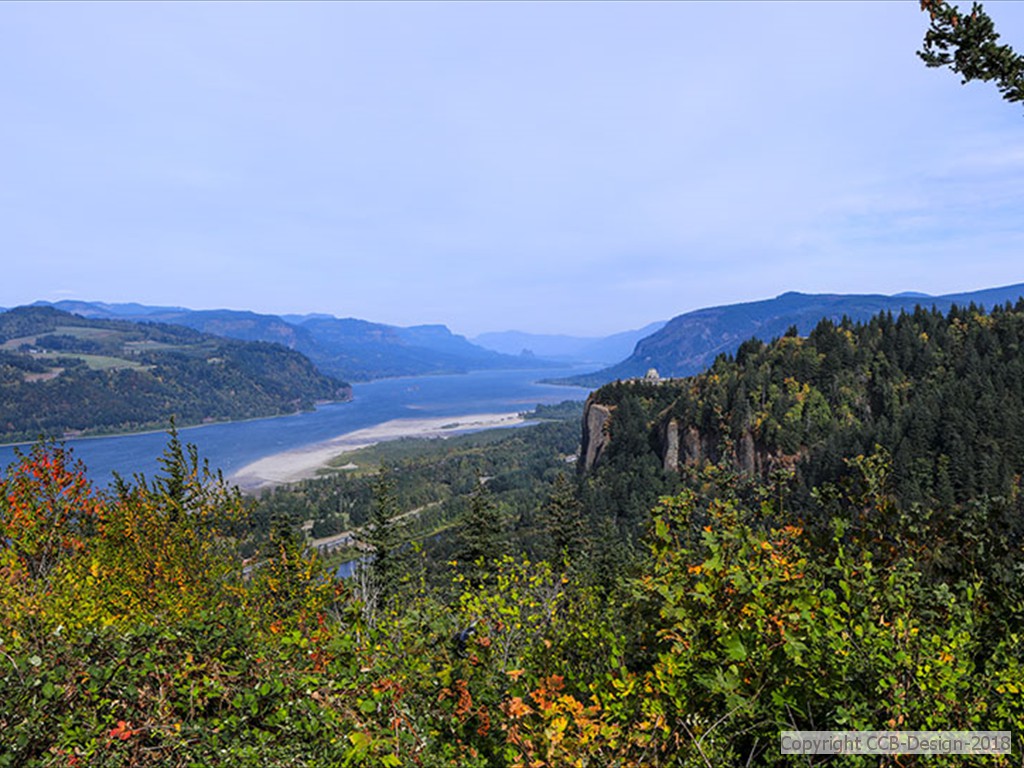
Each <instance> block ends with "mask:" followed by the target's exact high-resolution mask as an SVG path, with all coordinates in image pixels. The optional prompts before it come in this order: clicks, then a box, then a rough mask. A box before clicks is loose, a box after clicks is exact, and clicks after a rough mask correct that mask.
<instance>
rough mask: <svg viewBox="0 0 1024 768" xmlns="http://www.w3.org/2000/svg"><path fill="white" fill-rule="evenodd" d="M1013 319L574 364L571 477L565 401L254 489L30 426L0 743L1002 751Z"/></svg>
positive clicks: (663, 755)
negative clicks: (328, 544) (54, 441)
mask: <svg viewBox="0 0 1024 768" xmlns="http://www.w3.org/2000/svg"><path fill="white" fill-rule="evenodd" d="M1022 341H1024V303H1022V304H1019V305H1017V306H1016V307H1004V308H1001V309H998V310H996V311H994V312H992V313H991V314H986V313H983V312H981V311H979V310H977V309H976V308H972V307H968V308H965V309H955V310H953V311H951V312H950V313H949V314H948V315H942V314H940V313H937V312H926V311H918V312H915V313H914V314H911V315H902V316H900V317H898V318H894V317H892V316H890V315H888V314H883V315H881V316H879V317H876V318H874V319H872V320H871V321H870V322H867V323H862V324H857V323H853V322H841V323H838V324H835V323H831V322H822V323H820V324H819V325H818V327H817V328H816V329H814V331H813V332H812V333H810V334H809V335H808V336H807V337H800V336H799V335H798V334H796V333H795V332H794V333H789V334H787V335H785V336H783V337H782V338H780V339H778V340H776V341H774V342H772V343H769V344H765V343H762V342H756V341H754V342H750V343H747V344H744V345H743V346H742V347H741V348H740V350H739V352H738V353H737V355H736V356H735V357H727V356H723V357H721V358H720V359H719V360H717V361H716V363H715V365H714V366H713V367H712V369H711V370H709V371H707V372H706V373H704V374H702V375H700V376H697V377H693V378H690V379H685V380H679V381H669V382H662V383H659V384H655V383H649V382H648V383H644V382H634V383H619V384H615V385H611V386H608V387H606V388H603V389H601V390H599V391H598V392H597V393H595V394H594V396H593V398H592V399H591V401H590V403H589V404H588V408H589V409H590V410H591V413H588V414H587V415H586V416H585V419H584V421H585V424H586V425H587V429H586V430H585V431H584V444H583V445H582V446H581V456H583V457H584V459H586V457H587V456H588V455H589V456H590V458H591V460H590V461H589V462H588V461H586V460H585V461H584V462H583V463H584V464H585V466H584V467H583V468H582V470H581V471H580V472H579V473H575V475H574V474H573V473H570V472H566V471H565V470H566V469H569V468H570V466H571V462H570V461H567V459H571V456H567V452H568V451H569V450H571V448H572V447H573V446H574V444H575V442H576V440H575V434H576V433H574V431H573V430H569V429H566V422H565V417H566V416H568V415H569V410H570V406H564V409H553V410H550V411H548V412H547V413H545V412H544V411H543V410H541V411H539V412H538V413H537V414H536V415H537V416H538V417H542V418H543V417H544V416H545V415H546V416H548V417H549V419H548V420H547V421H546V423H542V424H541V425H539V426H536V427H527V428H523V429H520V430H513V431H508V432H506V433H504V434H501V435H496V434H490V435H477V436H469V437H466V438H457V439H456V441H455V442H451V443H448V444H445V445H444V446H442V447H441V449H440V450H438V449H437V448H438V446H437V445H434V446H429V445H422V444H417V445H412V444H402V443H394V444H391V445H390V446H388V447H387V448H384V447H380V448H379V449H377V453H375V454H366V453H364V454H357V455H356V457H357V460H358V461H357V462H356V463H358V465H359V466H358V467H357V468H356V469H354V470H353V469H352V468H351V467H349V468H348V469H342V468H340V467H338V468H336V469H337V471H336V473H334V474H332V475H329V476H327V477H325V478H322V479H318V480H311V481H306V482H304V483H302V484H298V485H295V486H291V487H288V488H283V489H280V490H278V491H277V492H275V493H273V494H270V495H268V496H265V497H264V498H263V499H262V500H261V501H260V502H259V503H256V502H251V503H250V502H246V501H245V500H244V499H242V498H241V497H240V496H239V495H238V494H237V492H234V491H232V490H231V489H230V488H227V487H225V486H224V484H223V481H222V480H220V479H219V478H217V477H216V476H215V475H212V474H210V473H207V472H204V471H203V470H202V468H201V465H200V463H199V461H198V457H196V456H195V455H194V453H191V452H190V451H189V450H188V449H187V448H186V447H184V446H182V445H180V443H179V442H178V441H177V438H176V437H175V436H173V435H172V437H171V439H170V442H169V445H168V448H167V451H166V453H165V455H164V458H163V462H162V463H163V467H164V471H163V473H162V474H161V476H159V477H157V478H156V479H155V480H153V481H152V482H150V483H146V482H145V481H142V480H136V481H134V482H122V483H120V484H119V485H118V486H117V487H116V488H115V489H113V491H111V492H109V493H101V492H98V491H96V490H95V489H93V488H92V487H91V486H90V485H89V484H88V483H87V482H86V481H85V480H84V479H83V477H82V474H81V472H80V470H79V469H77V468H76V467H74V466H73V464H71V463H70V461H69V460H68V457H67V456H66V454H65V453H64V452H63V451H61V450H60V449H59V448H55V447H53V446H49V447H48V446H40V447H38V448H36V449H35V450H34V451H33V452H32V453H31V454H29V455H26V456H24V457H23V458H22V460H21V461H19V462H17V463H15V464H14V465H12V466H11V467H9V468H8V469H7V471H6V472H5V473H4V474H3V475H2V476H0V525H2V530H0V569H2V571H0V572H2V573H3V574H5V578H4V579H0V603H2V605H3V606H4V608H5V610H4V611H3V613H2V614H0V640H2V646H0V648H2V650H3V655H2V661H3V664H2V665H0V732H2V733H3V734H4V739H5V742H4V749H5V750H6V751H0V765H19V766H21V765H28V766H44V765H54V764H58V765H60V764H63V765H100V766H129V765H130V766H137V765H154V766H156V765H160V766H164V765H173V766H186V765H194V764H201V765H210V764H227V763H230V764H231V765H241V766H285V765H308V766H336V765H367V766H370V765H391V766H405V765H408V766H453V767H454V766H477V767H479V768H484V767H485V766H487V767H490V766H516V767H522V768H526V766H530V767H531V768H542V767H544V768H547V767H550V768H555V767H556V766H636V767H639V766H651V765H666V766H669V765H671V766H709V765H711V766H720V765H731V766H748V765H791V764H793V763H792V761H791V759H790V758H788V757H784V756H782V755H781V754H780V752H779V736H780V732H781V731H782V730H794V729H802V730H830V729H843V730H905V731H906V730H992V731H1009V732H1011V734H1012V736H1011V741H1012V750H1013V753H1014V754H1013V755H1012V756H1011V755H1008V754H1006V755H1002V756H999V755H996V756H991V757H988V758H984V759H985V761H986V762H985V764H986V765H1005V766H1008V765H1016V764H1017V763H1018V762H1019V760H1015V758H1016V757H1017V756H1019V754H1020V751H1021V749H1022V748H1024V743H1022V742H1021V737H1020V734H1021V733H1022V732H1024V731H1022V729H1024V697H1022V696H1021V691H1022V688H1024V580H1022V578H1021V574H1022V572H1024V549H1022V545H1024V542H1022V537H1021V530H1022V526H1021V520H1022V518H1024V509H1022V508H1021V504H1022V501H1021V494H1020V488H1019V486H1020V476H1021V467H1020V466H1019V462H1020V461H1021V452H1020V450H1019V447H1020V446H1019V444H1018V442H1017V441H1018V440H1019V428H1018V427H1019V426H1020V421H1019V420H1020V418H1021V415H1020V411H1021V410H1022V409H1024V408H1022V403H1024V398H1022V392H1021V390H1020V387H1021V380H1022V378H1021V373H1022V372H1021V370H1020V367H1021V355H1020V344H1021V342H1022ZM595 413H596V414H599V415H601V419H596V418H594V416H593V414H595ZM673 431H674V432H673ZM673 433H674V434H675V436H676V437H675V438H672V434H673ZM595 439H598V440H599V442H600V445H598V446H597V447H596V449H595V450H593V451H591V450H590V449H591V448H592V447H594V446H593V440H595ZM673 445H674V446H675V448H673ZM673 451H674V452H673ZM349 459H351V457H347V459H346V460H349ZM371 460H373V461H371ZM374 462H375V463H376V464H377V465H380V466H382V467H383V468H384V469H383V471H382V472H380V473H376V474H373V475H365V474H364V475H360V474H359V473H360V472H365V471H366V470H367V469H369V467H370V465H371V464H372V463H374ZM346 466H347V465H346ZM350 472H351V473H354V474H348V473H350ZM300 520H305V521H308V522H311V523H312V525H313V528H314V531H315V535H321V534H323V535H327V534H330V533H338V532H345V531H348V532H350V533H351V534H352V535H353V539H354V545H353V546H354V547H355V551H356V553H357V555H358V556H359V557H360V558H361V560H362V563H361V565H360V566H359V567H358V568H357V569H356V572H355V575H354V576H353V577H352V578H349V579H345V580H341V581H339V580H337V579H335V578H334V576H333V574H332V573H331V572H329V571H328V570H326V568H325V567H324V563H323V561H322V560H321V559H320V558H319V557H318V555H317V554H316V552H317V551H316V550H315V549H314V548H310V547H308V546H307V542H306V541H305V540H304V538H303V534H302V533H301V532H300V531H299V530H298V528H297V526H296V523H298V522H299V521H300ZM427 523H430V525H427ZM314 531H310V532H309V533H314ZM243 553H244V554H245V555H246V556H248V559H247V560H244V561H243V559H242V555H243ZM1004 746H1010V744H1006V745H1004ZM975 759H978V758H975ZM825 761H827V762H828V764H829V765H850V766H854V765H861V764H862V762H861V758H859V757H838V758H823V759H822V760H818V761H816V760H814V759H812V760H810V761H808V762H806V764H812V765H817V764H824V762H825ZM964 763H965V758H964V757H963V756H935V757H922V756H914V755H903V756H901V757H900V758H899V761H898V763H897V762H895V761H893V762H890V763H886V762H885V758H882V763H881V764H893V765H896V764H899V765H906V766H918V765H941V766H954V765H962V764H964ZM800 764H805V763H800Z"/></svg>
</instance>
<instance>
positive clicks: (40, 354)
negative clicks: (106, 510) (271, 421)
mask: <svg viewBox="0 0 1024 768" xmlns="http://www.w3.org/2000/svg"><path fill="white" fill-rule="evenodd" d="M349 396H350V391H349V388H348V385H347V384H345V383H344V382H341V381H338V380H336V379H332V378H329V377H327V376H324V375H323V374H321V373H320V372H318V371H317V370H316V368H315V367H314V366H313V364H312V363H311V362H310V361H309V360H308V359H306V358H305V357H303V356H302V355H301V354H299V353H298V352H294V351H292V350H289V349H286V348H284V347H282V346H279V345H277V344H268V343H265V342H242V341H235V340H231V339H224V338H219V337H216V336H212V335H209V334H205V333H199V332H197V331H194V330H191V329H189V328H184V327H181V326H172V325H162V324H152V323H133V322H129V321H123V320H122V321H112V320H87V319H85V318H82V317H79V316H77V315H72V314H69V313H67V312H61V311H59V310H56V309H52V308H49V307H21V308H18V309H12V310H9V311H7V312H4V313H2V314H0V441H18V440H34V439H37V438H38V437H39V436H40V435H46V436H58V437H59V436H65V435H72V434H74V435H77V434H96V433H104V432H119V431H130V430H136V429H142V428H146V427H156V428H165V427H166V426H167V424H168V421H169V419H170V418H171V417H176V419H177V423H178V424H180V425H186V424H198V423H201V422H204V421H217V420H224V419H241V418H252V417H258V416H273V415H277V414H282V413H292V412H295V411H297V410H300V409H305V408H311V407H312V405H313V403H315V402H316V401H318V400H339V399H345V398H347V397H349Z"/></svg>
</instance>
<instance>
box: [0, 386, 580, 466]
mask: <svg viewBox="0 0 1024 768" xmlns="http://www.w3.org/2000/svg"><path fill="white" fill-rule="evenodd" d="M580 370H582V369H571V370H569V369H567V370H552V369H544V370H532V371H476V372H473V373H467V374H458V375H452V376H415V377H406V378H398V379H383V380H381V381H374V382H370V383H369V384H356V385H354V387H353V400H352V402H349V403H332V404H330V405H324V406H321V407H319V408H317V409H316V410H315V411H312V412H310V413H299V414H295V415H292V416H279V417H276V418H271V419H257V420H254V421H245V422H234V423H229V424H211V425H208V426H204V427H190V428H187V429H182V430H180V434H181V438H182V440H183V441H185V442H189V443H194V444H195V445H196V446H197V447H198V448H199V455H200V458H205V459H209V461H210V466H211V467H215V468H220V469H222V470H223V471H224V474H225V476H229V475H231V474H232V473H233V472H235V471H237V470H239V469H241V468H242V467H244V466H245V465H246V464H249V463H251V462H253V461H256V460H257V459H262V458H264V457H266V456H270V455H272V454H275V453H280V452H281V451H288V450H291V449H294V448H301V447H302V446H305V445H311V444H313V443H319V442H322V441H324V440H329V439H331V438H333V437H337V436H338V435H341V434H344V433H346V432H352V431H353V430H356V429H364V428H366V427H371V426H374V425H375V424H381V423H383V422H385V421H391V420H392V419H403V418H430V417H434V416H458V415H460V414H470V413H491V412H494V413H503V412H510V411H525V410H530V409H532V408H533V407H534V406H536V405H538V404H545V405H548V404H552V403H560V402H562V401H563V400H583V399H584V398H586V396H587V394H588V391H587V390H586V389H582V388H580V387H559V386H554V385H550V384H538V383H536V382H537V380H538V379H540V378H548V377H557V376H566V375H570V374H572V373H578V372H580ZM166 442H167V435H166V434H165V433H163V432H159V433H152V434H145V435H125V436H121V437H98V438H88V439H78V440H68V441H67V443H66V444H67V445H68V446H70V447H71V448H72V449H73V451H74V455H75V456H76V457H77V458H80V459H81V460H82V461H83V462H85V465H86V466H87V467H88V469H89V475H90V476H91V477H92V478H93V480H94V481H96V482H97V483H100V484H106V483H107V482H109V480H110V479H111V473H112V472H115V471H116V472H118V473H120V474H121V475H124V476H125V477H130V476H131V475H132V474H134V473H138V472H141V473H144V474H146V475H147V476H152V475H153V474H154V473H155V472H156V471H157V468H158V464H157V457H158V456H160V453H161V452H162V451H163V449H164V446H165V444H166ZM13 458H14V448H13V447H11V446H4V447H0V466H6V465H7V464H8V463H9V462H11V461H12V460H13Z"/></svg>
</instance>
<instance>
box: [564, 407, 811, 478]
mask: <svg viewBox="0 0 1024 768" xmlns="http://www.w3.org/2000/svg"><path fill="white" fill-rule="evenodd" d="M614 412H615V406H614V405H605V404H602V403H598V402H595V400H594V398H593V396H591V397H590V398H589V399H588V400H587V403H586V406H585V408H584V411H583V440H582V448H581V461H582V463H581V467H582V470H583V471H584V472H589V471H591V470H592V469H593V468H594V467H595V466H596V465H597V464H598V463H599V462H600V461H601V457H602V456H603V455H604V453H605V452H606V451H607V448H608V445H609V443H610V442H611V435H610V433H609V429H608V427H609V422H610V421H611V418H612V415H613V413H614ZM655 427H656V431H657V435H658V438H659V439H658V444H659V445H658V458H659V459H660V461H661V465H662V467H663V468H664V470H665V471H666V472H668V471H670V470H671V471H675V472H678V471H679V470H680V469H682V468H683V467H688V466H696V465H699V464H702V463H704V462H712V463H716V462H719V461H721V460H722V458H723V456H722V452H723V449H724V450H726V451H727V455H726V457H725V458H727V459H728V461H729V463H731V464H732V465H733V467H735V469H736V470H737V471H739V472H743V473H749V474H754V475H760V476H766V475H767V474H768V473H770V472H772V471H773V470H775V469H793V468H794V467H795V466H796V463H797V462H798V461H799V460H800V458H801V456H802V454H794V455H792V456H790V455H786V454H783V453H781V452H779V451H770V450H768V449H767V448H765V447H764V446H763V445H761V444H760V443H759V442H758V440H757V438H756V437H755V436H754V434H753V432H752V431H751V430H749V429H746V430H744V431H743V432H742V434H740V435H739V437H738V438H737V439H734V440H733V441H732V442H731V444H723V440H722V436H721V435H719V434H707V433H702V432H701V431H700V430H699V429H697V427H696V426H694V425H693V424H685V423H681V422H680V420H679V419H677V418H674V417H664V418H663V420H662V421H661V423H660V424H656V425H655Z"/></svg>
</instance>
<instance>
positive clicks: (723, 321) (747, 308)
mask: <svg viewBox="0 0 1024 768" xmlns="http://www.w3.org/2000/svg"><path fill="white" fill-rule="evenodd" d="M1022 296H1024V283H1020V284H1016V285H1009V286H1004V287H1000V288H989V289H986V290H981V291H972V292H967V293H952V294H946V295H944V296H928V295H927V294H919V293H904V294H898V295H896V296H883V295H872V294H864V295H860V294H806V293H796V292H789V293H784V294H782V295H781V296H777V297H775V298H774V299H766V300H764V301H753V302H748V303H743V304H728V305H724V306H719V307H708V308H706V309H698V310H695V311H693V312H687V313H685V314H682V315H678V316H676V317H674V318H672V319H671V320H669V321H668V323H666V324H665V326H664V327H663V328H661V329H660V330H659V331H656V332H655V333H653V334H651V335H650V336H648V337H646V338H644V339H641V340H640V341H639V342H638V343H637V345H636V348H635V349H634V350H633V353H632V354H631V355H629V357H627V358H626V359H625V360H623V361H622V362H620V363H618V364H616V365H613V366H611V367H608V368H604V369H602V370H600V371H596V372H594V373H591V374H583V375H581V376H576V377H573V378H572V379H570V380H568V382H567V383H574V384H580V385H583V386H598V385H600V384H604V383H606V382H609V381H614V380H615V379H626V378H631V377H634V376H642V375H644V373H646V372H647V370H649V369H650V368H656V369H657V370H658V372H659V373H660V374H661V375H662V376H689V375H691V374H694V373H698V372H699V371H702V370H704V369H705V368H707V367H708V366H709V365H710V364H711V363H712V362H713V361H714V359H715V357H717V356H718V355H720V354H722V353H732V352H735V351H736V349H737V348H738V347H739V345H740V344H741V343H743V342H744V341H746V340H747V339H749V338H751V337H757V338H759V339H761V340H763V341H770V340H771V339H773V338H775V337H778V336H781V335H783V334H784V333H785V332H786V331H787V330H788V329H789V328H790V326H794V325H795V326H796V328H797V331H798V332H799V333H800V334H806V333H809V332H810V331H811V330H812V329H813V328H814V326H815V325H817V324H818V322H819V321H820V320H821V319H822V318H830V319H832V320H833V321H838V320H840V319H841V318H842V317H843V316H846V317H849V318H850V319H852V320H867V319H869V318H870V317H871V316H873V315H876V314H878V313H879V312H885V311H890V312H893V313H898V312H900V311H901V310H912V309H913V308H914V307H915V306H917V305H921V306H924V307H932V306H934V307H936V308H937V309H939V310H942V311H946V310H948V309H949V307H950V306H952V305H953V304H959V305H968V304H970V303H971V302H973V303H975V304H977V305H981V306H985V307H987V308H991V307H992V306H994V305H996V304H1004V303H1006V302H1007V301H1009V302H1014V303H1015V302H1016V301H1017V300H1018V299H1019V298H1021V297H1022Z"/></svg>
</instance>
